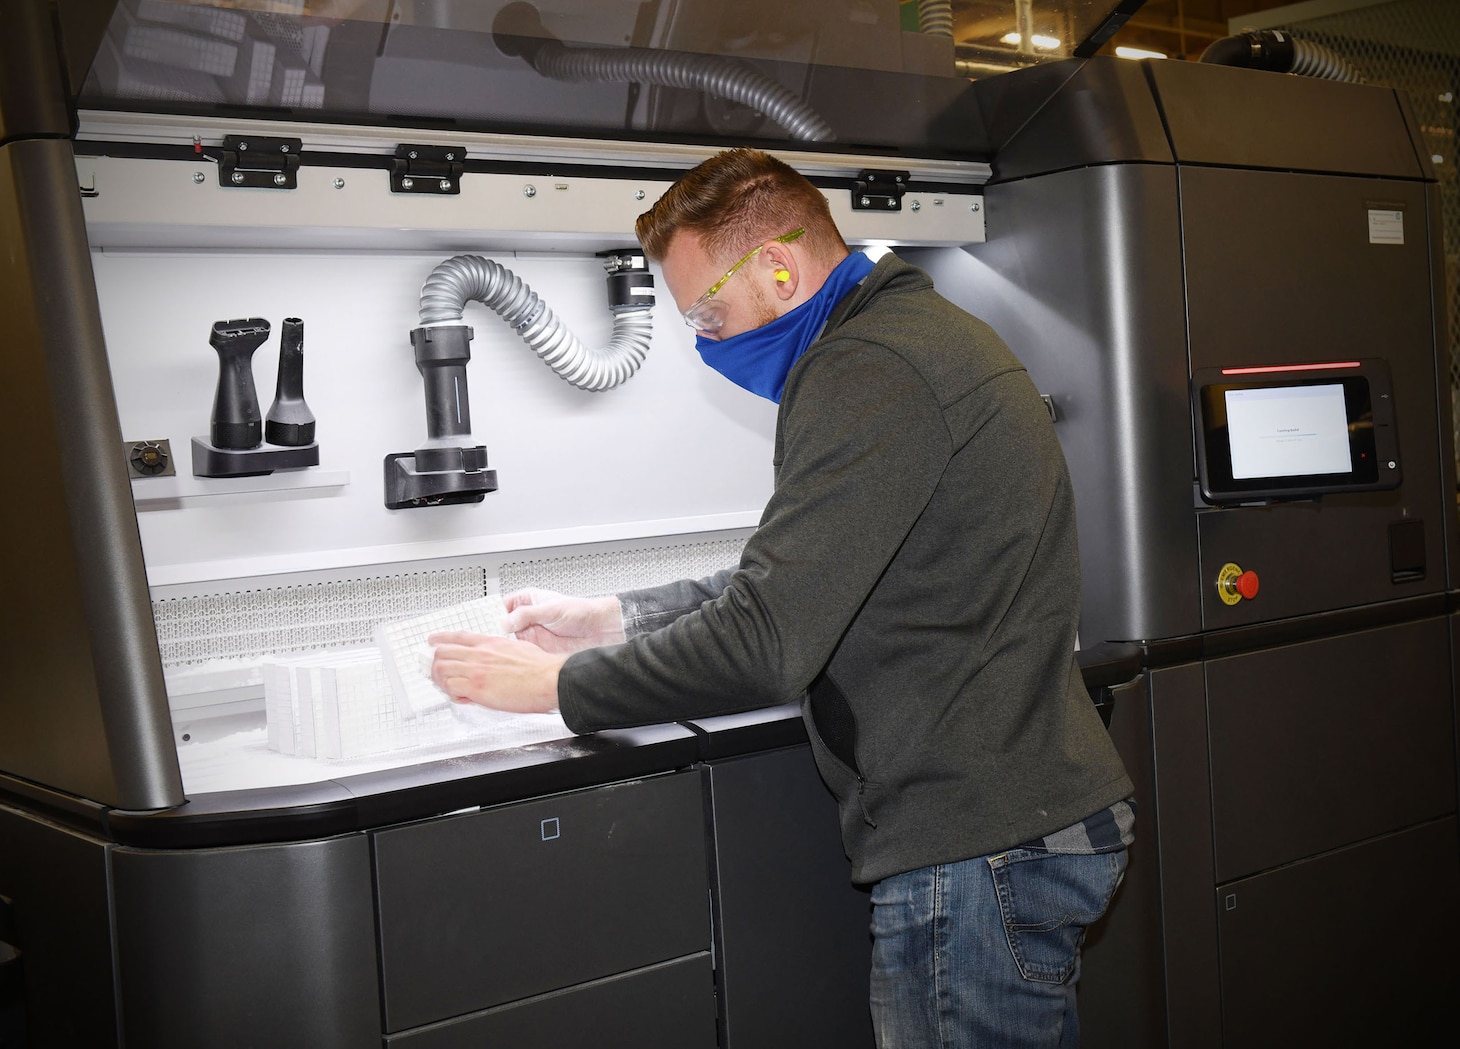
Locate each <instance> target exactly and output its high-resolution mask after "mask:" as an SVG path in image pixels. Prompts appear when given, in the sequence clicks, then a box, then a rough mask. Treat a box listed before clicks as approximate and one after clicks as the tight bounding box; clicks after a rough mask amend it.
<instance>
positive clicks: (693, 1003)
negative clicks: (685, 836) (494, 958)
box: [385, 953, 715, 1049]
mask: <svg viewBox="0 0 1460 1049" xmlns="http://www.w3.org/2000/svg"><path fill="white" fill-rule="evenodd" d="M385 1044H386V1045H387V1046H389V1047H390V1049H479V1047H480V1046H489V1045H502V1046H575V1045H584V1046H586V1045H591V1046H593V1047H594V1049H714V1046H715V988H714V973H713V971H712V969H711V965H710V956H709V954H708V953H704V954H698V955H694V956H693V957H690V958H682V959H680V960H678V961H674V962H669V963H667V964H664V965H656V966H653V967H652V968H649V969H643V970H640V971H638V972H633V973H627V974H625V975H623V976H612V977H609V978H608V979H606V980H598V981H595V982H593V983H590V984H587V985H585V986H583V987H575V988H573V989H572V990H569V991H562V992H557V993H553V994H547V995H543V996H542V997H540V998H531V999H529V1000H527V1001H525V1002H516V1003H513V1004H512V1005H505V1006H502V1007H500V1008H497V1009H489V1010H487V1011H485V1012H481V1013H477V1014H475V1015H473V1016H463V1017H461V1018H460V1019H458V1020H448V1021H446V1022H445V1023H439V1024H432V1025H431V1026H429V1027H426V1028H423V1029H421V1030H416V1031H405V1032H403V1033H401V1034H398V1035H391V1036H389V1037H387V1038H386V1040H385Z"/></svg>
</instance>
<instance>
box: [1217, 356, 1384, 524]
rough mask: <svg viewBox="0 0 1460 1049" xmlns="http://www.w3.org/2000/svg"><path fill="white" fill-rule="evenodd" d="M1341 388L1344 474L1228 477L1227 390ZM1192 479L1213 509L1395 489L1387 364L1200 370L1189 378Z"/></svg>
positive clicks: (1365, 362)
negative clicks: (1346, 452) (1193, 438)
mask: <svg viewBox="0 0 1460 1049" xmlns="http://www.w3.org/2000/svg"><path fill="white" fill-rule="evenodd" d="M1333 385H1341V386H1342V387H1343V399H1344V411H1345V414H1346V416H1347V419H1348V441H1349V461H1350V463H1351V464H1352V467H1351V469H1350V470H1348V471H1347V472H1344V473H1325V474H1288V475H1277V476H1271V477H1233V476H1232V449H1231V442H1230V438H1229V435H1228V432H1227V398H1226V394H1227V392H1228V391H1229V390H1268V389H1293V388H1312V387H1319V386H1333ZM1191 398H1192V413H1193V417H1194V420H1195V423H1196V451H1197V456H1196V459H1197V475H1198V482H1199V485H1200V489H1201V496H1202V498H1203V499H1204V500H1206V501H1207V502H1208V503H1211V504H1213V505H1226V504H1232V503H1245V502H1259V501H1261V502H1266V501H1272V500H1280V499H1309V498H1313V497H1315V496H1319V495H1332V494H1338V493H1343V492H1376V491H1387V490H1389V489H1393V488H1397V487H1398V486H1399V484H1400V482H1401V481H1402V479H1403V472H1402V470H1401V467H1400V462H1399V440H1398V435H1397V433H1396V430H1395V427H1394V397H1393V390H1392V388H1391V384H1390V379H1389V368H1388V365H1387V364H1386V363H1385V362H1384V361H1383V360H1382V359H1379V358H1364V359H1359V360H1348V361H1333V362H1326V363H1320V364H1292V365H1252V366H1232V367H1227V368H1203V369H1199V370H1197V371H1196V372H1194V373H1193V374H1192V382H1191Z"/></svg>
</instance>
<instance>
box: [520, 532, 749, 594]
mask: <svg viewBox="0 0 1460 1049" xmlns="http://www.w3.org/2000/svg"><path fill="white" fill-rule="evenodd" d="M744 547H745V540H744V539H716V540H711V541H709V542H704V543H688V544H685V545H683V546H667V547H653V548H646V549H642V550H613V551H610V552H608V553H603V554H577V555H574V556H571V557H550V558H543V559H541V560H534V561H515V562H512V563H510V564H504V565H503V566H502V570H501V580H502V593H504V594H510V593H511V592H512V591H514V590H521V589H523V588H524V587H541V588H543V589H545V590H556V591H558V592H560V593H564V594H576V595H578V596H580V597H598V596H600V595H602V594H616V593H619V592H620V591H623V590H635V589H638V588H640V587H646V586H655V585H657V584H659V583H668V582H673V581H674V580H676V579H702V578H704V577H705V576H708V575H713V574H714V573H716V572H718V571H720V570H721V569H722V568H733V567H734V566H735V565H738V564H739V563H740V552H741V550H742V549H743V548H744Z"/></svg>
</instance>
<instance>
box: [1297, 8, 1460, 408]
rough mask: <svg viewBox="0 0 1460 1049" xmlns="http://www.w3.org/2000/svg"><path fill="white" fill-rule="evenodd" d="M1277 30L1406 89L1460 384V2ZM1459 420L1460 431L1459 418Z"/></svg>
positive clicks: (1365, 12) (1342, 16) (1362, 12)
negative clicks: (1438, 219)
mask: <svg viewBox="0 0 1460 1049" xmlns="http://www.w3.org/2000/svg"><path fill="white" fill-rule="evenodd" d="M1272 28H1284V29H1286V30H1288V31H1289V32H1291V33H1292V34H1293V35H1294V36H1295V37H1298V38H1301V39H1304V40H1310V41H1312V42H1313V43H1315V44H1320V45H1322V46H1324V47H1326V48H1328V49H1329V50H1331V51H1333V52H1335V53H1337V54H1338V55H1340V56H1342V57H1343V58H1345V59H1347V60H1348V61H1349V62H1350V63H1351V64H1352V65H1353V66H1354V67H1355V68H1356V69H1357V71H1358V72H1359V74H1360V75H1361V76H1362V77H1363V79H1364V81H1365V82H1366V83H1370V84H1381V85H1384V86H1386V87H1392V88H1396V89H1398V90H1399V91H1402V92H1403V93H1404V94H1405V96H1406V97H1407V99H1408V101H1409V103H1410V105H1411V107H1412V108H1413V110H1414V115H1415V118H1416V119H1417V120H1418V122H1419V125H1420V130H1421V131H1422V133H1423V134H1424V137H1425V142H1426V144H1427V145H1428V146H1429V150H1430V154H1431V157H1432V159H1433V161H1434V165H1435V172H1436V174H1438V175H1439V179H1440V206H1441V210H1442V223H1443V227H1444V241H1445V271H1446V276H1445V281H1446V292H1447V299H1448V303H1447V309H1448V314H1449V338H1450V386H1451V389H1452V390H1460V155H1457V148H1456V145H1457V140H1456V135H1457V131H1460V3H1457V2H1456V0H1392V2H1390V3H1377V4H1373V5H1371V6H1368V7H1361V8H1357V9H1355V10H1350V11H1343V12H1340V13H1337V14H1331V15H1325V16H1323V17H1316V18H1310V19H1306V20H1303V21H1295V22H1292V23H1290V24H1288V25H1286V26H1281V27H1272ZM1457 403H1460V398H1457ZM1455 424H1456V428H1457V430H1460V418H1457V419H1456V420H1455Z"/></svg>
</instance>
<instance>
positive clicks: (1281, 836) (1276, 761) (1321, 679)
mask: <svg viewBox="0 0 1460 1049" xmlns="http://www.w3.org/2000/svg"><path fill="white" fill-rule="evenodd" d="M1447 635H1448V623H1447V622H1446V620H1445V619H1442V618H1437V619H1427V620H1421V621H1419V622H1415V623H1404V624H1400V625H1396V626H1392V627H1385V628H1382V629H1379V630H1371V631H1364V632H1361V633H1357V634H1345V635H1340V636H1338V637H1331V638H1325V639H1323V640H1319V641H1310V642H1307V643H1304V644H1299V645H1285V646H1283V647H1281V648H1273V649H1266V650H1263V651H1258V652H1248V653H1245V654H1242V655H1237V656H1230V657H1227V658H1223V659H1214V660H1211V661H1209V662H1208V663H1207V702H1208V718H1209V720H1210V724H1211V763H1212V809H1213V822H1214V829H1215V842H1216V861H1217V862H1216V872H1217V882H1218V883H1222V882H1227V881H1231V880H1232V879H1234V878H1239V877H1245V876H1247V875H1251V874H1255V873H1257V872H1258V871H1262V870H1267V869H1270V868H1273V867H1277V866H1279V865H1280V864H1284V863H1290V862H1292V861H1294V860H1298V859H1301V858H1303V857H1305V856H1314V855H1317V854H1319V853H1322V852H1327V851H1329V850H1332V849H1336V848H1340V847H1342V846H1344V845H1350V844H1353V843H1355V842H1358V841H1362V840H1364V839H1365V838H1370V837H1373V836H1375V835H1378V834H1383V833H1386V832H1389V831H1392V830H1397V829H1398V828H1400V827H1406V826H1411V825H1413V824H1417V823H1420V822H1423V821H1425V820H1429V819H1434V818H1436V817H1439V816H1442V815H1446V814H1449V813H1453V812H1454V811H1455V758H1454V725H1453V716H1452V710H1451V689H1450V665H1449V655H1450V653H1449V638H1448V636H1447Z"/></svg>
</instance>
